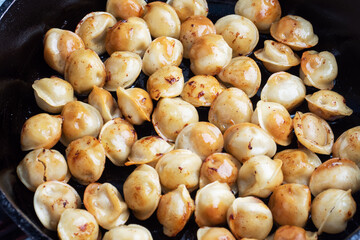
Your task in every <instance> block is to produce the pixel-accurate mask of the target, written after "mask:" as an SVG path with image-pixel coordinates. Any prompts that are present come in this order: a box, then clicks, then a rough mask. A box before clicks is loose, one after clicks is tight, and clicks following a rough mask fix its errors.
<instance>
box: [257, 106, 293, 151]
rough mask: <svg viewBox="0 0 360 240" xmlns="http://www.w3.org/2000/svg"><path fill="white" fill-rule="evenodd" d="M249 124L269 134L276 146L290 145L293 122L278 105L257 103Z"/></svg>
mask: <svg viewBox="0 0 360 240" xmlns="http://www.w3.org/2000/svg"><path fill="white" fill-rule="evenodd" d="M251 122H252V123H255V124H257V125H259V126H260V127H261V128H262V129H264V130H265V131H266V132H267V133H268V134H270V136H271V137H272V138H273V139H274V141H275V142H276V143H277V144H279V145H282V146H288V145H290V143H291V139H292V136H293V135H292V131H293V122H292V119H291V116H290V113H289V112H288V111H287V110H286V108H285V107H284V106H283V105H281V104H280V103H275V102H264V101H261V100H260V101H258V102H257V104H256V109H255V111H254V113H253V115H252V117H251Z"/></svg>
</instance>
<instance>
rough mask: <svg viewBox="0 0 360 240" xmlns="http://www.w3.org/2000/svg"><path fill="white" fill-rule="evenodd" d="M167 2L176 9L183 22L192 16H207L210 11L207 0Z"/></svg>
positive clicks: (173, 0)
mask: <svg viewBox="0 0 360 240" xmlns="http://www.w3.org/2000/svg"><path fill="white" fill-rule="evenodd" d="M166 3H167V4H170V5H171V6H172V7H173V8H174V9H175V11H176V13H177V15H178V16H179V18H180V20H181V22H183V21H185V20H187V19H188V18H189V17H192V16H205V17H206V16H207V14H208V12H209V8H208V4H207V1H206V0H168V1H167V2H166Z"/></svg>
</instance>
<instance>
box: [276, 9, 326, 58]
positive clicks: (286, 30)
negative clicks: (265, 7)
mask: <svg viewBox="0 0 360 240" xmlns="http://www.w3.org/2000/svg"><path fill="white" fill-rule="evenodd" d="M270 33H271V36H272V37H273V38H275V39H276V40H277V41H279V42H281V43H284V44H286V45H289V46H290V47H291V48H292V49H294V50H295V51H300V50H302V49H304V48H311V47H313V46H315V45H316V44H317V43H318V41H319V38H318V36H317V35H316V34H314V30H313V27H312V25H311V23H310V22H309V21H307V20H305V19H304V18H302V17H299V16H295V15H287V16H285V17H282V18H281V19H280V20H279V21H277V22H274V23H273V24H272V25H271V27H270Z"/></svg>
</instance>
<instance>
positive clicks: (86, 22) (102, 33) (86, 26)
mask: <svg viewBox="0 0 360 240" xmlns="http://www.w3.org/2000/svg"><path fill="white" fill-rule="evenodd" d="M116 22H117V21H116V19H115V17H114V16H113V15H111V14H110V13H108V12H91V13H89V14H87V15H86V16H85V17H83V19H81V20H80V22H79V24H78V25H77V26H76V29H75V33H76V34H77V35H79V36H80V37H81V39H82V40H83V42H84V44H85V47H86V48H90V49H91V50H94V51H95V52H96V53H97V54H98V55H101V54H103V53H105V52H106V49H105V37H106V33H107V30H108V28H111V27H112V26H114V25H115V23H116Z"/></svg>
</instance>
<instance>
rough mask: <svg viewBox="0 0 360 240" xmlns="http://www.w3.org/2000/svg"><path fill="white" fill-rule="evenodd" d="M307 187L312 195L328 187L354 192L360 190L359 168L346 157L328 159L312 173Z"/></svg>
mask: <svg viewBox="0 0 360 240" xmlns="http://www.w3.org/2000/svg"><path fill="white" fill-rule="evenodd" d="M309 187H310V190H311V193H312V194H313V195H314V196H317V195H318V194H319V193H321V192H323V191H325V190H327V189H330V188H333V189H342V190H344V191H346V190H348V189H351V192H352V193H356V192H358V191H359V190H360V169H359V167H358V166H357V165H356V164H355V163H354V162H353V161H350V160H347V159H339V158H333V159H329V160H327V161H325V162H324V163H323V164H321V165H320V166H319V167H317V168H316V169H315V171H314V172H313V173H312V175H311V178H310V184H309Z"/></svg>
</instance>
